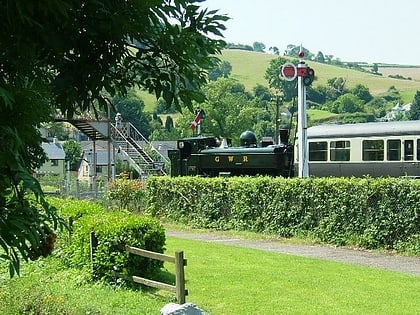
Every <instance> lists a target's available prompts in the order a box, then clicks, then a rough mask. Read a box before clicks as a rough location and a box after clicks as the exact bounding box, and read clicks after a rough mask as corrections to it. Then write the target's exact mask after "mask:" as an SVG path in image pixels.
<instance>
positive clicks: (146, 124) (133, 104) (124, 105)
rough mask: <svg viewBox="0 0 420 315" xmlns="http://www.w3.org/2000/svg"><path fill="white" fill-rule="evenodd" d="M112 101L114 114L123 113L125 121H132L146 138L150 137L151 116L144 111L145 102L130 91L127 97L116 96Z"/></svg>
mask: <svg viewBox="0 0 420 315" xmlns="http://www.w3.org/2000/svg"><path fill="white" fill-rule="evenodd" d="M112 103H113V104H114V106H115V112H113V113H112V115H113V116H115V114H116V113H117V112H118V113H121V116H122V118H123V121H126V122H130V123H131V124H132V125H133V126H134V127H135V128H136V129H137V130H138V131H140V132H141V134H142V135H143V136H144V137H145V138H148V137H149V135H150V134H151V132H152V131H151V126H150V120H151V116H150V114H148V113H145V112H144V102H143V101H142V100H141V99H140V98H139V97H137V95H135V94H133V93H129V94H128V95H127V96H126V97H115V98H113V99H112Z"/></svg>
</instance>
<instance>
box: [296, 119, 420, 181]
mask: <svg viewBox="0 0 420 315" xmlns="http://www.w3.org/2000/svg"><path fill="white" fill-rule="evenodd" d="M307 135H308V150H309V154H308V160H309V174H310V175H311V176H365V175H369V176H372V177H379V176H395V177H398V176H409V177H420V121H397V122H374V123H361V124H343V125H319V126H314V127H310V128H308V131H307ZM295 156H297V155H295ZM295 165H296V166H297V165H298V163H295Z"/></svg>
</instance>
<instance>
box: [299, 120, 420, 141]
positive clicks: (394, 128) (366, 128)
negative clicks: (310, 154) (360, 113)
mask: <svg viewBox="0 0 420 315" xmlns="http://www.w3.org/2000/svg"><path fill="white" fill-rule="evenodd" d="M307 135H308V139H312V138H354V137H372V136H403V135H420V120H410V121H390V122H370V123H358V124H342V125H339V124H331V125H318V126H313V127H310V128H308V133H307Z"/></svg>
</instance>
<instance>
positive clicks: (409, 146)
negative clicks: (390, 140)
mask: <svg viewBox="0 0 420 315" xmlns="http://www.w3.org/2000/svg"><path fill="white" fill-rule="evenodd" d="M413 159H414V143H413V140H405V141H404V161H412V160H413Z"/></svg>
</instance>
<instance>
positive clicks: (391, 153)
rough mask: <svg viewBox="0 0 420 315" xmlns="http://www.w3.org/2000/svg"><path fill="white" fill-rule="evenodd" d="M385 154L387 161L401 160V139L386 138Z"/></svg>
mask: <svg viewBox="0 0 420 315" xmlns="http://www.w3.org/2000/svg"><path fill="white" fill-rule="evenodd" d="M386 154H387V155H386V158H387V160H388V161H399V160H401V140H388V141H387V153H386Z"/></svg>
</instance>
